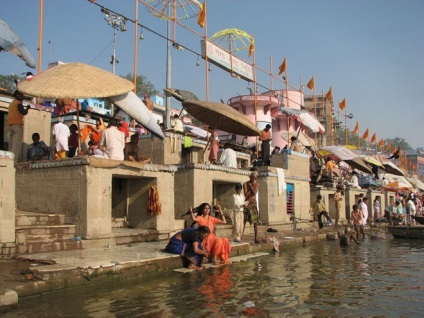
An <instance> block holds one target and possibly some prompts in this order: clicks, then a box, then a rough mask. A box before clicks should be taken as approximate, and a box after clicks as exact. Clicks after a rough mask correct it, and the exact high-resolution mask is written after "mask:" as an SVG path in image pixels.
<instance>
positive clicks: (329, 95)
mask: <svg viewBox="0 0 424 318" xmlns="http://www.w3.org/2000/svg"><path fill="white" fill-rule="evenodd" d="M325 98H327V99H328V100H333V88H332V87H331V86H330V89H329V90H328V92H327V94H325Z"/></svg>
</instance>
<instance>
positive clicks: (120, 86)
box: [18, 63, 134, 99]
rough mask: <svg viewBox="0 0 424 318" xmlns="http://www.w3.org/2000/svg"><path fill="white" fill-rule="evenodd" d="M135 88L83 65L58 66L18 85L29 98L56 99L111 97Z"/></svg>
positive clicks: (68, 64)
mask: <svg viewBox="0 0 424 318" xmlns="http://www.w3.org/2000/svg"><path fill="white" fill-rule="evenodd" d="M133 88H134V84H133V83H132V82H130V81H129V80H127V79H125V78H122V77H120V76H117V75H114V74H112V73H110V72H107V71H105V70H102V69H101V68H98V67H95V66H91V65H87V64H83V63H67V64H62V65H57V66H55V67H52V68H50V69H48V70H46V71H44V72H42V73H40V74H38V75H36V76H34V77H33V78H31V79H30V80H26V81H23V82H21V83H19V85H18V90H19V91H20V92H22V93H23V94H26V95H28V96H34V97H44V98H56V99H77V98H101V97H109V96H116V95H121V94H124V93H128V92H129V91H131V90H133Z"/></svg>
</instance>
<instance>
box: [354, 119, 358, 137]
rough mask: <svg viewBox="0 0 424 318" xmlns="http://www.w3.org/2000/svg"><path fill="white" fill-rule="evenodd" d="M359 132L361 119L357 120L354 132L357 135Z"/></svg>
mask: <svg viewBox="0 0 424 318" xmlns="http://www.w3.org/2000/svg"><path fill="white" fill-rule="evenodd" d="M358 133H359V121H357V122H356V125H355V128H354V129H353V134H354V135H356V134H358Z"/></svg>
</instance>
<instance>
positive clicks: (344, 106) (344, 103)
mask: <svg viewBox="0 0 424 318" xmlns="http://www.w3.org/2000/svg"><path fill="white" fill-rule="evenodd" d="M339 108H340V109H341V110H343V109H345V108H346V97H345V98H343V100H342V101H341V102H340V103H339Z"/></svg>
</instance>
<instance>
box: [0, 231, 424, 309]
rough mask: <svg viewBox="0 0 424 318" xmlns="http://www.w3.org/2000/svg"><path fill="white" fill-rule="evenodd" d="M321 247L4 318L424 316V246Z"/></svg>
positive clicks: (41, 302) (79, 294)
mask: <svg viewBox="0 0 424 318" xmlns="http://www.w3.org/2000/svg"><path fill="white" fill-rule="evenodd" d="M379 236H380V239H370V238H369V237H368V238H367V239H366V240H365V241H364V242H363V244H361V245H359V246H356V245H353V246H351V247H349V248H341V247H339V245H338V242H337V241H320V242H317V243H310V244H308V245H306V246H305V247H300V248H291V249H289V250H282V251H281V252H280V254H274V255H270V256H267V257H260V258H256V259H255V258H254V259H251V260H249V261H247V262H242V263H238V264H232V265H231V266H227V267H222V268H218V269H208V270H205V271H202V272H198V273H189V274H180V273H175V272H170V273H165V274H160V275H157V276H155V277H154V278H149V279H143V280H141V281H131V282H125V284H122V285H125V286H122V285H121V286H108V287H104V286H102V287H96V288H89V289H87V288H85V289H79V290H73V291H70V292H64V293H57V294H52V295H44V296H41V297H36V298H29V299H21V300H20V301H19V306H18V308H17V309H15V310H12V311H11V312H9V313H7V314H3V315H2V316H4V317H244V316H245V314H254V315H255V317H347V316H348V317H422V316H423V315H424V241H411V240H409V241H408V240H394V239H392V237H391V235H390V234H387V236H385V235H384V233H380V234H379Z"/></svg>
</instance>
